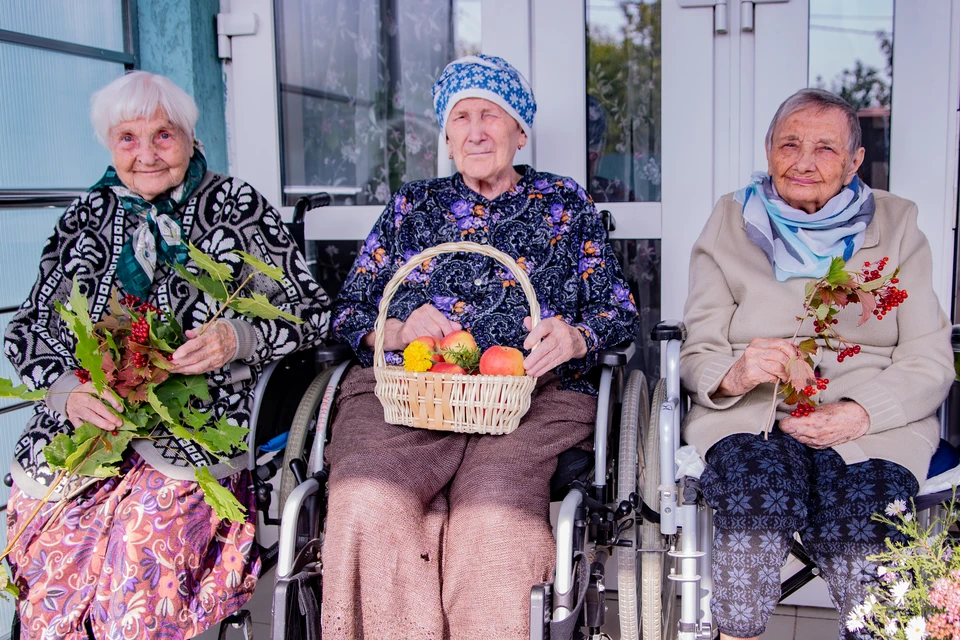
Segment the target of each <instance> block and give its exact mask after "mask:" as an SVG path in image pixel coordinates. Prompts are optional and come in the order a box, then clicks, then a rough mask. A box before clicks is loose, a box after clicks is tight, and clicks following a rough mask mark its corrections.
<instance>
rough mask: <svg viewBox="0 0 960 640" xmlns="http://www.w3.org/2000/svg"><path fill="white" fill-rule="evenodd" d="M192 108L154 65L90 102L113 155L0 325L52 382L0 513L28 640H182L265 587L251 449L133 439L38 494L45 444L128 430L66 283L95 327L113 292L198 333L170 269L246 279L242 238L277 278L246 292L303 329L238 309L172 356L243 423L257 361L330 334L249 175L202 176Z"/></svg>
mask: <svg viewBox="0 0 960 640" xmlns="http://www.w3.org/2000/svg"><path fill="white" fill-rule="evenodd" d="M197 117H198V112H197V107H196V104H195V103H194V101H193V99H192V98H190V96H188V95H187V94H186V93H185V92H184V91H183V90H181V89H180V88H178V87H177V86H176V85H174V84H173V83H172V82H171V81H170V80H168V79H167V78H164V77H162V76H157V75H152V74H149V73H145V72H134V73H130V74H128V75H125V76H122V77H120V78H118V79H116V80H114V81H113V82H111V83H110V84H109V85H107V86H106V87H104V88H103V89H102V90H100V91H99V92H98V93H97V94H95V95H94V97H93V99H92V101H91V119H92V121H93V124H94V127H95V129H96V133H97V137H98V138H99V139H100V141H101V142H102V143H103V144H104V145H105V146H106V147H107V148H108V149H109V150H110V154H111V156H112V160H113V165H112V166H111V167H109V168H108V169H107V171H106V173H105V174H104V176H103V178H101V179H100V181H99V182H97V183H96V184H95V185H94V186H93V187H91V188H90V190H89V191H88V192H87V193H86V194H84V195H83V196H81V197H80V198H78V199H77V200H76V201H75V202H74V203H73V204H71V205H70V207H68V208H67V210H66V211H65V212H64V214H63V216H62V217H61V218H60V220H59V222H58V223H57V225H56V228H55V230H54V233H53V236H52V237H51V238H50V240H49V242H48V243H47V245H46V247H45V248H44V250H43V255H42V257H41V261H40V274H39V277H38V278H37V282H36V284H35V285H34V287H33V289H32V290H31V292H30V295H29V297H28V298H27V300H26V302H24V303H23V305H22V306H21V307H20V309H19V311H18V312H17V313H16V315H15V316H14V317H13V319H12V320H11V321H10V324H9V325H8V327H7V331H6V344H5V352H6V355H7V357H8V358H9V360H10V362H11V363H12V364H13V366H14V367H15V368H16V369H17V370H18V372H19V374H20V375H21V377H22V378H23V379H24V381H25V382H26V383H27V384H28V385H30V386H31V387H33V388H38V389H39V388H43V389H49V391H48V393H47V395H46V401H45V403H42V404H39V405H38V406H37V409H36V412H35V413H34V415H33V416H32V417H31V418H30V420H29V422H28V423H27V427H26V429H25V431H24V432H23V435H22V436H21V437H20V439H19V441H18V442H17V446H16V450H15V453H14V460H13V463H12V469H11V471H12V475H13V478H14V483H15V486H14V489H13V491H12V494H11V497H10V501H9V504H8V507H7V517H8V528H7V532H8V536H9V537H10V538H11V539H12V538H13V537H14V536H15V535H17V534H18V533H20V529H21V528H23V527H25V531H23V535H22V536H21V537H20V538H19V541H18V542H17V544H16V546H15V547H14V548H13V550H12V552H11V553H10V556H9V561H10V564H11V566H12V568H13V577H14V579H15V581H16V583H17V585H18V586H19V587H20V589H21V597H20V602H19V614H20V618H21V622H22V628H23V630H24V633H25V634H26V636H28V637H31V638H33V637H36V638H39V637H44V638H69V639H79V638H87V637H89V636H88V633H92V635H93V637H96V638H161V637H162V638H189V637H193V636H195V635H197V634H199V633H201V632H202V631H204V630H205V629H207V628H208V627H210V626H211V625H213V624H215V623H217V622H218V621H220V620H221V619H223V618H224V617H226V616H227V615H229V614H230V613H232V612H234V611H236V610H238V609H239V608H240V607H241V606H242V605H243V603H244V602H246V600H247V599H249V597H250V596H251V594H252V592H253V589H254V586H255V584H256V582H257V575H258V573H259V568H260V561H259V558H258V556H257V546H256V544H255V543H254V531H255V522H256V512H255V503H254V497H253V490H252V479H251V475H250V471H249V470H248V469H247V466H246V460H247V454H245V453H243V452H241V451H233V452H232V453H231V455H230V456H229V458H228V459H227V460H225V461H223V460H220V459H218V458H217V457H215V456H213V455H211V454H209V453H208V452H206V451H205V450H203V449H201V448H199V447H197V446H195V445H194V444H193V443H191V442H187V441H184V440H180V439H178V438H176V437H174V436H173V435H172V434H169V433H161V434H159V435H158V436H156V437H153V438H150V439H142V440H135V441H134V444H133V445H132V448H131V450H129V451H128V453H127V454H126V456H125V459H124V462H123V464H122V467H121V473H120V475H119V476H117V477H111V478H106V479H103V480H98V481H95V482H93V484H92V486H91V485H88V486H86V487H72V486H71V487H67V488H66V489H60V490H58V496H59V497H60V499H67V498H63V497H62V496H69V503H68V505H67V506H66V508H65V509H62V510H61V509H59V508H58V506H59V505H58V503H57V502H56V501H54V502H50V503H47V504H42V503H41V502H40V499H41V498H42V497H43V496H44V494H45V493H46V492H47V488H48V487H49V486H50V484H51V482H52V481H53V479H54V477H55V475H56V474H55V473H53V472H52V471H51V469H50V467H49V466H48V465H47V464H46V462H45V460H44V457H43V450H42V448H43V446H44V445H45V444H47V443H49V442H50V441H51V440H52V439H53V437H54V436H55V435H57V434H58V433H70V432H72V430H73V429H74V428H75V427H77V426H79V425H81V424H83V423H85V422H86V423H92V424H93V425H95V426H97V427H100V428H101V429H108V430H109V429H114V428H115V427H117V426H118V425H119V424H120V421H119V419H118V418H117V416H116V415H115V414H114V413H112V412H111V411H110V410H109V409H108V408H107V406H106V405H107V404H110V405H113V408H115V409H117V410H119V409H120V408H121V407H120V406H119V403H118V401H117V400H116V398H115V397H114V396H112V395H110V394H108V393H105V394H104V395H103V396H102V397H97V395H96V392H95V390H94V388H93V386H92V385H91V383H90V382H89V381H82V380H81V378H83V377H84V376H83V372H82V371H79V370H78V369H77V366H78V365H77V362H76V361H75V359H74V357H73V355H72V354H73V352H74V346H75V345H74V340H73V337H72V335H71V334H70V333H69V332H68V331H66V330H65V327H64V324H63V322H62V320H61V319H60V317H59V315H58V314H56V313H54V312H53V307H54V305H55V304H56V303H66V301H67V298H68V297H69V295H70V291H71V286H72V282H73V281H76V282H77V283H78V284H79V287H80V290H81V292H83V293H84V294H86V296H87V297H88V299H89V309H88V312H89V314H90V317H91V319H92V320H93V321H94V322H96V321H97V320H99V319H100V318H101V317H102V316H103V315H104V314H106V313H109V307H108V300H109V295H110V291H111V290H112V289H113V288H115V287H116V288H118V289H119V291H120V293H121V295H128V296H133V297H135V298H139V300H140V303H142V304H144V305H150V306H151V307H154V308H156V309H159V311H160V313H162V314H164V315H165V316H167V317H172V318H175V319H176V321H177V322H178V323H179V324H180V325H181V326H182V327H184V328H186V329H191V328H195V327H199V326H200V325H201V324H202V323H203V322H204V320H205V318H206V316H207V314H208V312H209V311H210V307H209V305H210V304H211V301H210V300H208V299H207V297H206V296H205V294H203V293H202V292H200V291H198V290H197V289H196V288H194V287H193V286H192V285H190V284H189V283H188V282H187V281H186V280H184V279H183V278H182V277H181V276H180V275H179V274H178V273H177V272H176V271H175V269H174V268H175V267H176V266H178V265H186V266H187V267H188V268H192V267H190V263H189V261H188V259H187V250H186V244H187V243H188V242H190V243H193V244H194V245H196V246H197V247H199V248H200V249H201V250H202V251H204V252H205V253H207V254H209V255H211V256H213V257H214V258H215V259H217V260H220V261H222V262H226V263H228V264H230V265H231V268H232V269H233V272H234V273H233V276H234V277H235V279H237V280H239V279H240V278H241V277H243V278H245V277H246V276H247V269H249V268H248V267H245V266H244V264H243V263H242V262H241V261H239V260H236V259H235V254H233V253H232V252H233V251H234V250H236V249H240V250H243V251H245V252H247V253H250V254H252V255H254V256H258V257H259V258H260V259H261V260H263V261H266V262H269V263H272V264H274V265H276V266H278V267H280V268H282V269H283V272H284V274H285V277H284V279H283V281H282V282H280V283H275V282H274V281H273V280H270V279H269V278H266V277H263V276H254V277H253V279H252V281H251V285H250V286H251V287H252V290H253V291H254V292H258V293H261V294H263V295H265V296H267V298H268V299H270V301H271V302H272V303H273V304H274V305H276V306H278V307H280V308H282V309H284V310H285V311H288V312H289V313H292V314H294V315H296V316H299V317H300V318H301V319H302V320H303V321H304V322H303V324H300V325H297V324H293V323H291V322H288V321H286V320H284V319H282V318H281V319H276V320H264V319H246V318H242V317H238V316H235V315H234V314H233V312H232V311H230V310H228V311H227V312H226V313H225V314H224V317H223V319H221V320H218V321H217V322H216V323H215V324H214V325H212V327H211V330H209V331H206V332H204V333H203V334H202V335H199V336H198V335H196V334H195V333H194V332H193V331H192V330H188V331H187V337H188V338H189V339H188V340H187V342H186V343H184V344H183V345H182V346H181V347H180V348H178V349H177V350H176V351H175V352H174V353H173V356H172V362H173V365H174V369H173V370H174V371H176V372H179V373H185V374H205V375H206V378H207V382H208V387H209V391H210V396H211V399H210V401H209V403H208V404H207V406H206V407H205V408H206V409H209V411H210V412H211V413H212V414H213V415H214V416H216V417H220V416H225V417H226V418H227V419H228V420H229V421H230V422H231V423H233V424H237V425H241V426H246V425H247V424H248V422H249V420H250V417H251V416H250V412H251V404H252V396H253V389H254V386H255V384H256V381H257V379H258V378H259V376H260V374H261V372H262V370H263V367H264V365H266V364H267V363H269V362H270V361H271V360H275V359H277V358H279V357H280V356H282V355H284V354H287V353H291V352H293V351H295V350H297V349H302V348H306V347H309V346H311V345H314V344H316V343H318V342H320V340H321V339H322V338H323V337H324V335H325V334H326V331H327V327H328V321H329V316H328V312H327V310H326V305H327V302H328V301H327V299H326V296H325V295H324V293H323V291H322V290H321V289H320V287H319V286H318V285H317V284H316V282H315V281H314V279H313V277H312V276H311V275H310V273H309V272H308V271H307V269H306V267H305V263H304V260H303V258H302V257H301V256H300V254H299V252H298V250H297V248H296V245H295V244H294V243H293V242H292V241H291V239H290V237H289V236H288V235H287V233H286V231H285V230H284V227H283V224H282V223H281V220H280V216H279V215H278V213H277V211H276V210H275V209H273V208H272V207H271V206H270V204H269V203H268V202H267V201H266V200H265V199H264V198H263V196H261V195H260V194H259V193H257V192H256V191H255V190H254V189H253V188H252V187H251V186H250V185H248V184H246V183H245V182H243V181H241V180H236V179H233V178H229V177H226V176H222V175H217V174H215V173H211V172H209V171H208V170H207V167H206V160H205V159H204V157H203V153H202V151H201V147H200V144H199V142H198V141H197V140H196V139H195V138H194V126H195V124H196V121H197ZM188 461H189V462H188ZM204 466H205V467H207V468H209V470H210V472H211V473H212V474H213V476H214V477H215V478H217V479H218V480H219V481H220V483H221V484H222V485H223V486H224V487H227V488H228V489H229V490H230V491H232V492H233V493H234V494H235V495H236V496H237V498H238V499H239V500H240V502H241V504H243V505H244V506H245V507H246V509H247V519H246V522H241V523H234V522H230V521H227V520H223V521H221V520H220V519H219V518H217V517H216V515H215V514H214V513H213V511H212V510H211V508H210V507H209V506H208V505H207V504H206V503H205V502H204V499H203V492H202V491H201V490H200V489H199V486H198V485H197V483H196V482H194V481H193V477H194V476H193V474H194V469H193V468H192V467H204ZM86 480H89V479H86ZM77 491H79V494H77ZM37 509H39V514H38V517H36V518H34V519H33V520H32V521H30V516H31V514H33V512H34V511H35V510H37Z"/></svg>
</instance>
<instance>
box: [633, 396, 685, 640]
mask: <svg viewBox="0 0 960 640" xmlns="http://www.w3.org/2000/svg"><path fill="white" fill-rule="evenodd" d="M666 399H667V384H666V380H660V381H659V382H658V383H657V387H656V389H654V391H653V404H652V409H651V412H650V422H649V426H648V429H647V437H646V442H644V448H643V451H644V461H645V463H646V464H645V466H644V469H643V501H644V502H645V503H647V506H649V507H650V508H651V509H653V510H654V511H657V512H659V511H660V405H661V404H663V402H664V401H665V400H666ZM642 529H643V533H642V536H641V544H642V546H641V548H642V549H644V551H643V552H641V553H640V573H641V576H642V582H643V587H642V593H641V595H640V601H641V618H642V620H641V629H642V630H643V640H661V639H663V640H671V639H672V638H676V637H677V624H678V622H679V620H680V610H679V608H678V607H677V582H676V581H674V580H670V579H668V578H667V576H668V575H669V574H670V573H671V571H670V569H671V568H672V567H673V565H674V563H675V560H674V558H671V557H670V556H669V555H668V554H667V553H666V550H667V549H668V548H669V547H668V545H667V540H666V538H665V537H664V535H663V534H662V533H661V532H660V525H659V524H658V523H656V522H644V523H643V527H642Z"/></svg>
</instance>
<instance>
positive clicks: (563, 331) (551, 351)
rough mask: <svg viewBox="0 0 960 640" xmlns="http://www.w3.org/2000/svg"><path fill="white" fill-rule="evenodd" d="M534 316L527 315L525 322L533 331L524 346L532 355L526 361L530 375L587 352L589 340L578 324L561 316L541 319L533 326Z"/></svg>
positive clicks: (525, 364) (548, 369)
mask: <svg viewBox="0 0 960 640" xmlns="http://www.w3.org/2000/svg"><path fill="white" fill-rule="evenodd" d="M531 324H532V323H531V320H530V316H527V317H526V318H524V319H523V326H525V327H526V328H527V331H529V332H530V335H528V336H527V339H526V340H524V341H523V348H524V349H527V350H530V349H533V348H534V347H537V348H536V349H533V351H531V352H530V355H529V356H527V358H526V359H525V360H524V361H523V368H524V369H526V370H527V375H531V376H542V375H543V374H545V373H547V372H548V371H551V370H553V369H555V368H556V367H558V366H560V365H561V364H563V363H564V362H567V361H568V360H573V359H575V358H582V357H584V356H585V355H587V341H586V340H584V339H583V335H582V334H581V333H580V330H579V329H577V328H576V327H572V326H570V325H569V324H567V323H566V322H564V321H563V320H561V319H560V318H556V317H554V318H547V319H546V320H541V321H540V323H539V324H537V326H536V327H534V328H533V329H532V330H531V329H530V325H531Z"/></svg>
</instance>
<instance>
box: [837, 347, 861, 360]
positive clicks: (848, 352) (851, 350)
mask: <svg viewBox="0 0 960 640" xmlns="http://www.w3.org/2000/svg"><path fill="white" fill-rule="evenodd" d="M858 353H860V345H858V344H854V345H850V346H849V347H845V348H844V349H841V350H840V351H838V352H837V362H843V361H844V360H845V359H847V358H852V357H853V356H855V355H857V354H858Z"/></svg>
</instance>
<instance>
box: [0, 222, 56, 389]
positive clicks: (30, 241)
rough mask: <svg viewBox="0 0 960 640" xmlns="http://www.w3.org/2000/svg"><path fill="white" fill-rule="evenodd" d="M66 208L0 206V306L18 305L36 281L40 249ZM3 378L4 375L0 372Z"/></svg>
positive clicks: (41, 249)
mask: <svg viewBox="0 0 960 640" xmlns="http://www.w3.org/2000/svg"><path fill="white" fill-rule="evenodd" d="M61 215H63V209H0V227H2V228H4V229H15V230H16V233H0V273H2V274H3V278H2V282H3V286H2V287H0V307H13V306H19V305H20V303H22V302H23V301H24V300H25V299H26V297H27V294H28V293H30V289H31V288H32V287H33V283H34V282H35V281H36V280H37V266H38V265H39V264H40V252H41V251H43V247H44V245H45V244H46V243H47V239H48V238H49V237H50V235H51V234H52V233H53V227H54V225H56V224H57V220H58V219H59V218H60V216H61ZM0 377H5V376H4V375H3V374H0Z"/></svg>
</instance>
